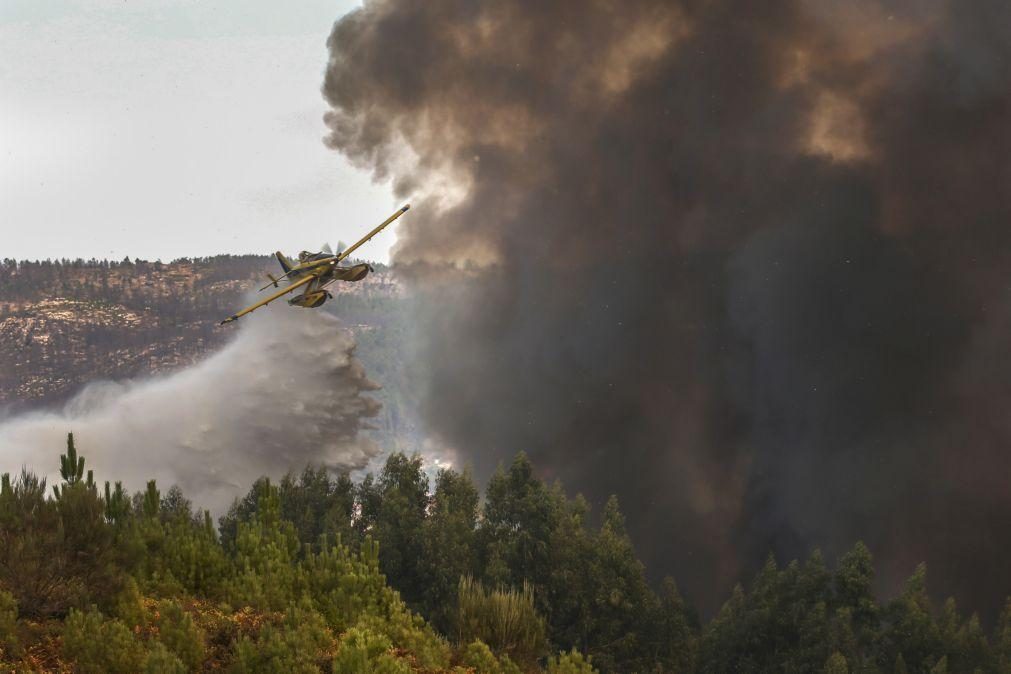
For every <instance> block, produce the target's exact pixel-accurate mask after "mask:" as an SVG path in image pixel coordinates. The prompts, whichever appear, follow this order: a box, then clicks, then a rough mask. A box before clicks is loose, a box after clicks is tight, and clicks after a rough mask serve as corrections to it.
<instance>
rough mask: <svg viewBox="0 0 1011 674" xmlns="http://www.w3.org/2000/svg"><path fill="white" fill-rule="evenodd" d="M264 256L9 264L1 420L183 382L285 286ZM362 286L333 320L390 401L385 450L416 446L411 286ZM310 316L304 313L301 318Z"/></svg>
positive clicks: (2, 315)
mask: <svg viewBox="0 0 1011 674" xmlns="http://www.w3.org/2000/svg"><path fill="white" fill-rule="evenodd" d="M276 265H277V263H276V261H274V259H273V258H271V257H268V256H259V255H242V256H233V255H220V256H216V257H210V258H193V259H180V260H175V261H173V262H169V263H162V262H147V261H144V260H129V259H126V260H123V261H120V262H110V261H107V260H90V261H84V260H45V261H35V262H31V261H25V262H18V261H15V260H4V261H3V262H2V263H0V409H2V408H4V407H7V408H9V409H10V410H12V411H23V410H28V409H32V408H37V407H41V406H54V405H59V404H61V403H63V402H65V401H66V400H68V399H69V398H70V397H72V396H73V395H74V394H75V393H76V392H78V391H79V390H80V389H81V388H82V387H83V386H84V385H86V384H87V383H89V382H92V381H95V380H100V379H111V380H123V379H130V378H135V377H146V376H149V375H156V374H161V373H167V372H170V371H174V370H178V369H180V368H182V367H185V366H187V365H190V364H192V363H194V362H195V361H197V360H199V359H201V358H203V357H204V356H206V355H208V354H210V353H211V352H213V351H215V350H217V349H218V348H220V347H221V346H222V345H223V344H224V343H225V342H226V341H227V340H228V339H230V338H231V337H232V336H233V335H234V329H233V328H231V327H228V328H222V327H220V326H218V322H219V321H220V320H221V319H222V318H223V317H224V316H228V315H230V314H231V313H234V311H235V309H236V308H237V307H238V306H240V305H241V304H242V303H243V301H244V300H245V299H246V298H245V297H244V294H245V293H247V292H249V291H250V290H255V289H256V288H259V287H260V286H262V285H263V282H264V280H265V278H266V273H267V272H268V271H269V272H271V273H275V274H276ZM375 268H376V273H375V274H370V275H369V276H368V277H366V278H365V279H364V280H363V281H362V282H360V283H345V284H335V285H334V286H332V287H331V290H332V291H333V292H334V294H335V299H334V300H333V301H331V302H328V303H327V304H326V305H324V307H323V310H324V311H328V312H330V313H332V314H334V315H336V316H337V317H338V318H340V319H341V320H342V321H343V322H344V324H345V325H346V326H347V328H348V329H350V330H351V331H352V333H354V336H355V339H356V340H357V342H358V344H359V348H358V351H357V355H358V357H359V359H360V360H362V361H363V363H364V365H365V369H366V371H367V372H368V374H369V377H370V378H371V379H372V380H373V381H376V382H377V383H379V384H380V385H381V386H382V389H381V390H379V391H377V392H376V393H375V396H376V398H377V399H378V400H379V402H380V403H381V404H382V410H381V412H380V415H379V416H378V417H377V419H376V426H377V427H378V435H379V439H380V440H381V441H382V443H383V444H384V445H386V446H389V447H393V448H397V447H408V446H414V445H412V443H413V442H414V440H415V438H416V436H417V423H416V421H415V415H414V409H416V400H415V398H414V396H412V394H411V393H410V388H409V386H408V377H407V376H406V374H405V373H406V372H407V364H406V363H405V359H404V355H403V353H404V345H405V343H406V341H407V339H408V335H407V327H408V326H407V322H406V320H405V318H404V312H403V311H402V307H401V305H402V304H403V303H404V302H405V299H404V298H403V296H402V292H401V288H400V285H399V284H398V283H397V282H396V280H395V277H394V275H393V274H392V273H391V272H390V271H389V269H387V268H386V267H385V266H383V265H378V264H377V265H375ZM292 311H301V309H292Z"/></svg>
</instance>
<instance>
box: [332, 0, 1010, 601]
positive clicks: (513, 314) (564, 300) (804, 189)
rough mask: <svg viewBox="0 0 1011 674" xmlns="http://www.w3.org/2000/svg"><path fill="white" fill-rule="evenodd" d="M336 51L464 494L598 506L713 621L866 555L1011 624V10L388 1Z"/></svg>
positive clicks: (352, 21)
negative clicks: (803, 565)
mask: <svg viewBox="0 0 1011 674" xmlns="http://www.w3.org/2000/svg"><path fill="white" fill-rule="evenodd" d="M329 44H330V50H331V60H330V64H329V67H328V70H327V74H326V81H325V85H324V94H325V95H326V97H327V99H328V100H329V102H330V104H331V106H332V110H331V112H330V113H329V114H328V116H327V123H328V125H329V128H330V134H329V136H328V139H327V140H328V143H329V144H330V145H331V146H332V147H334V148H336V149H338V150H339V151H341V152H343V153H345V154H346V155H348V156H349V157H351V158H352V160H354V161H356V162H358V163H359V164H360V165H363V166H367V167H370V168H372V169H373V170H374V171H375V172H376V174H377V176H379V177H382V178H387V177H388V178H392V180H393V183H394V186H395V188H396V190H397V191H398V192H399V193H401V194H403V195H413V196H414V197H415V198H420V199H421V201H420V203H417V204H416V206H417V208H416V209H415V210H412V211H411V213H412V217H411V218H410V219H406V220H405V221H404V223H403V224H402V226H401V230H400V236H401V239H400V243H399V244H398V247H397V249H396V251H395V262H396V264H397V266H398V267H399V268H400V269H401V271H402V272H403V273H404V274H405V275H406V277H407V278H408V279H409V280H410V281H411V282H412V283H413V285H414V287H415V288H416V290H417V291H418V292H419V294H420V295H421V297H422V302H423V305H422V310H421V311H419V317H418V321H419V322H418V325H419V331H420V334H421V337H422V347H421V354H422V356H423V358H424V364H425V368H426V371H427V372H428V375H429V376H428V381H427V385H428V391H427V393H428V395H427V397H426V405H427V409H425V415H426V418H427V420H428V422H429V424H430V428H431V431H432V433H434V434H435V435H437V436H438V437H439V438H441V439H442V440H443V441H445V442H446V443H447V444H449V445H451V446H453V447H455V448H457V449H458V450H459V451H460V452H462V453H463V454H464V455H465V456H466V457H468V458H469V460H471V461H472V462H473V463H474V464H475V465H476V467H477V468H478V471H479V472H480V473H482V474H487V472H488V471H489V470H490V469H492V468H493V467H494V466H495V465H496V464H497V463H498V462H499V461H501V460H502V459H504V458H506V457H509V456H511V455H512V454H513V453H514V452H516V451H518V450H526V451H527V452H528V453H530V454H531V455H532V456H533V458H534V461H535V463H536V465H538V466H539V467H541V468H542V469H543V470H544V471H545V473H546V474H547V475H548V476H558V477H560V478H562V479H563V480H564V482H565V483H566V484H567V485H568V486H569V487H570V488H574V489H579V490H582V491H584V493H586V494H587V495H589V496H590V497H591V498H592V499H593V500H595V501H597V502H599V501H600V499H602V498H603V497H604V496H606V495H607V494H609V493H611V492H616V493H617V494H618V495H619V497H620V499H621V501H622V504H623V507H624V509H625V511H626V512H627V513H628V516H629V524H630V527H631V530H632V533H633V536H634V538H635V540H636V543H637V546H638V549H639V551H640V553H641V554H642V555H643V557H644V558H645V559H646V561H647V563H648V565H649V566H650V567H651V569H652V570H653V571H654V573H668V572H669V573H673V574H674V575H675V576H676V577H677V579H678V580H679V581H680V582H681V583H682V585H684V586H685V587H686V590H687V592H688V593H689V594H690V595H691V596H693V597H694V598H696V599H697V600H699V601H700V602H701V603H702V604H703V605H704V606H708V607H711V606H712V605H713V603H714V601H715V600H716V599H717V598H719V597H721V596H725V592H726V590H727V583H728V582H729V581H730V580H731V579H734V578H736V577H738V576H739V575H740V574H741V573H742V572H743V571H746V570H747V569H749V568H751V567H752V566H753V565H754V564H755V563H756V560H760V559H761V558H762V557H764V555H765V554H767V552H768V551H769V550H770V549H771V550H773V551H775V552H776V553H777V554H778V555H779V556H781V557H792V556H797V555H803V554H805V553H806V552H807V551H809V550H810V549H811V548H813V547H815V546H821V547H822V548H824V549H825V552H826V553H827V554H829V555H834V554H837V553H838V552H840V551H841V549H842V548H844V547H848V546H849V545H851V544H852V543H853V542H854V541H856V540H858V539H864V540H866V541H867V543H868V544H869V545H870V547H871V548H872V550H873V551H874V552H875V553H876V554H877V556H878V558H879V562H880V566H879V568H882V569H883V571H884V573H883V576H884V577H883V586H885V587H891V586H892V585H893V584H894V582H895V581H896V580H897V579H899V578H901V577H902V576H904V575H907V574H908V573H909V572H910V571H911V570H912V567H913V564H914V563H915V562H916V561H918V560H921V559H925V560H926V561H927V562H928V564H929V566H930V568H931V572H932V577H933V585H934V587H935V588H936V589H938V590H939V591H941V592H945V593H948V592H953V593H955V594H956V595H957V596H958V597H959V598H960V599H962V600H964V601H966V602H968V603H970V604H971V605H973V606H975V607H979V608H983V609H992V607H993V606H995V605H996V604H997V603H998V602H1000V601H1001V600H1002V598H1003V596H1004V595H1006V594H1008V593H1009V592H1011V570H1009V567H1008V566H1007V564H1006V562H1005V561H1003V560H1005V559H1006V558H1007V554H1008V552H1011V551H1009V550H1008V543H1007V536H1006V533H1007V532H1008V531H1011V489H1009V488H1008V475H1009V474H1011V473H1009V466H1011V455H1009V453H1011V423H1009V422H1008V419H1009V418H1011V383H1009V382H1011V360H1009V355H1008V354H1009V349H1008V340H1007V338H1008V336H1009V333H1008V327H1009V325H1011V297H1009V279H1011V264H1009V263H1011V217H1009V216H1011V170H1009V166H1011V161H1009V157H1011V4H1008V3H1007V2H1004V1H1003V0H980V1H979V2H972V3H965V2H957V1H956V0H949V1H948V2H942V1H940V0H929V1H916V2H898V1H896V2H891V3H885V2H874V1H872V0H863V1H861V2H852V1H850V0H846V1H843V0H838V1H826V2H813V1H812V2H801V1H800V0H770V1H769V2H762V3H741V2H730V1H729V0H706V1H693V0H681V1H678V0H622V1H620V2H619V1H618V0H595V1H592V2H576V1H574V0H561V1H557V2H548V3H537V2H523V1H520V0H514V1H503V2H495V3H490V2H473V1H472V0H404V1H395V0H379V1H376V2H370V3H367V4H366V5H365V6H364V7H363V8H362V9H360V10H357V11H355V12H353V13H351V14H350V15H348V16H346V17H345V18H343V19H342V20H340V21H339V22H338V23H337V24H336V25H335V27H334V30H333V34H332V35H331V38H330V43H329Z"/></svg>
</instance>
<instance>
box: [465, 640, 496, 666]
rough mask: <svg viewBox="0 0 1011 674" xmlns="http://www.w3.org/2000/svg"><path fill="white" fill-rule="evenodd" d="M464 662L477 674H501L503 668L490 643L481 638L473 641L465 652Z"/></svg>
mask: <svg viewBox="0 0 1011 674" xmlns="http://www.w3.org/2000/svg"><path fill="white" fill-rule="evenodd" d="M462 660H463V664H465V665H466V666H468V667H471V668H473V670H474V671H475V672H476V673H477V674H501V673H502V668H501V667H500V666H499V664H498V660H496V659H495V654H494V653H492V652H491V649H490V648H488V644H486V643H484V642H483V641H481V640H480V639H477V640H475V641H472V642H471V643H470V645H469V646H467V648H466V650H464V652H463V658H462Z"/></svg>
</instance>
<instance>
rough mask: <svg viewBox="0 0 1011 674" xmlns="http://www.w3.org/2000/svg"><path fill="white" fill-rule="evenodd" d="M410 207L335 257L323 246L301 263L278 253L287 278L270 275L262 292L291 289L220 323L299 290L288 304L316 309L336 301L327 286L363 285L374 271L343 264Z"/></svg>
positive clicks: (300, 259)
mask: <svg viewBox="0 0 1011 674" xmlns="http://www.w3.org/2000/svg"><path fill="white" fill-rule="evenodd" d="M410 207H411V206H410V204H408V205H407V206H404V207H403V208H401V209H400V210H399V211H397V212H396V213H394V214H393V215H391V216H390V217H388V218H386V220H384V221H383V222H382V223H380V225H379V226H378V227H376V228H375V229H373V230H372V231H371V232H369V233H368V234H366V235H365V236H364V237H363V238H362V240H361V241H359V242H358V243H356V244H355V245H353V246H351V247H350V248H347V249H346V250H343V251H339V252H337V253H336V254H335V253H334V252H333V251H331V250H329V246H324V248H323V250H322V251H321V252H319V253H310V252H308V251H302V252H301V253H299V255H298V263H297V264H293V263H292V262H291V260H289V259H288V258H286V257H285V256H284V254H283V253H281V251H277V252H276V253H274V255H275V256H276V257H277V261H278V262H280V263H281V269H283V270H284V274H283V275H281V276H279V277H278V278H274V277H273V276H272V275H270V274H267V277H268V278H269V279H270V283H268V284H267V285H265V286H263V287H262V288H260V292H262V291H264V290H266V289H267V288H269V287H271V286H273V287H275V288H278V287H280V286H279V285H278V281H281V280H282V279H287V280H288V285H287V286H285V288H284V290H281V291H280V292H276V293H274V294H273V295H271V296H270V297H267V298H266V299H262V300H260V301H259V302H257V303H256V304H253V305H251V306H248V307H246V308H245V309H243V310H242V311H240V312H239V313H237V314H233V315H232V316H229V317H228V318H226V319H225V320H223V321H221V325H224V324H225V323H231V322H232V321H237V320H239V319H240V318H242V317H243V316H245V315H246V314H248V313H250V312H253V311H256V310H257V309H259V308H260V307H263V306H266V305H268V304H270V303H271V302H273V301H274V300H276V299H278V298H279V297H284V296H285V295H287V294H288V293H290V292H293V291H295V290H298V289H299V288H303V290H302V293H301V294H299V295H296V296H295V297H292V298H291V299H289V300H288V304H292V305H295V306H299V307H309V308H315V307H318V306H319V305H321V304H323V303H324V302H326V301H327V299H329V298H331V297H333V295H331V294H330V292H329V291H328V290H327V286H329V285H330V284H332V283H335V282H337V281H361V280H362V279H363V278H365V277H366V276H367V275H368V273H369V272H370V271H372V267H371V266H369V265H368V264H365V263H364V262H363V263H360V264H356V265H352V266H350V267H341V266H340V262H341V260H344V259H345V258H347V256H348V255H350V254H351V253H353V252H354V251H355V250H356V249H357V248H358V247H359V246H361V245H362V244H364V243H367V242H368V241H369V240H370V239H371V238H372V237H374V236H375V235H376V234H378V233H379V232H381V231H383V229H385V228H386V226H387V225H389V224H390V223H391V222H393V221H394V220H396V219H397V218H399V217H400V216H401V215H403V214H404V213H406V212H407V209H408V208H410Z"/></svg>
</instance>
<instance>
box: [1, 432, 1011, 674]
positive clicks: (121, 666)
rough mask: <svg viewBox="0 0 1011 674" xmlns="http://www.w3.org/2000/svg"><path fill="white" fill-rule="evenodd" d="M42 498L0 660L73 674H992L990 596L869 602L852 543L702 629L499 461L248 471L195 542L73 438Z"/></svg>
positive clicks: (162, 499) (1005, 644)
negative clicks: (359, 476) (277, 473)
mask: <svg viewBox="0 0 1011 674" xmlns="http://www.w3.org/2000/svg"><path fill="white" fill-rule="evenodd" d="M60 465H61V470H60V475H61V476H62V480H61V483H60V484H58V485H54V486H53V487H52V488H49V487H47V485H46V484H45V482H44V481H43V480H40V479H38V478H37V477H35V476H34V475H32V474H30V473H25V472H22V473H21V474H20V475H15V476H11V475H9V474H5V475H3V478H2V484H0V666H2V667H4V668H7V669H13V670H26V671H27V670H34V671H39V670H46V671H82V672H135V671H149V672H184V671H215V670H221V669H228V670H231V671H236V672H289V671H299V672H314V671H333V672H383V673H395V672H403V673H406V672H457V673H459V674H463V673H464V672H489V673H506V672H534V671H543V670H546V671H548V672H555V673H559V674H560V673H562V672H565V673H575V672H591V671H595V670H599V671H603V672H700V673H701V672H714V673H715V672H831V673H833V674H835V673H840V672H881V673H891V672H910V673H912V672H923V673H931V674H934V673H937V674H939V673H941V672H967V673H971V672H984V673H991V672H992V673H1007V672H1011V603H1009V604H1008V607H1007V608H1006V609H1005V611H1004V613H1003V615H1002V616H1001V619H1000V621H999V623H998V624H997V625H996V628H995V630H994V631H993V632H992V633H990V634H987V632H986V631H985V630H984V629H983V627H982V626H981V625H980V622H979V620H978V619H977V618H976V617H975V616H974V615H972V616H969V617H965V616H964V615H963V614H962V613H960V612H959V610H958V609H957V607H956V606H955V604H954V602H953V601H949V602H947V603H946V604H944V605H943V606H941V607H938V606H932V605H931V602H930V600H929V599H928V597H927V593H926V570H925V569H924V568H923V567H922V566H921V567H920V568H917V569H916V570H915V571H914V573H913V575H912V576H911V578H910V579H909V581H908V583H907V586H906V589H905V590H904V591H903V592H902V593H901V594H900V595H899V596H898V597H896V598H893V599H891V600H889V601H881V600H880V599H879V598H878V597H875V596H874V595H873V594H872V592H871V585H872V580H873V575H874V566H873V563H872V559H871V555H870V552H869V551H868V550H867V549H866V548H865V547H864V546H863V545H861V544H857V545H856V546H854V548H853V549H852V550H851V551H850V552H848V553H847V554H846V555H844V556H843V557H842V558H841V559H839V560H838V561H837V562H836V563H835V564H834V565H833V566H832V567H830V566H829V565H828V564H826V562H825V561H824V560H822V558H821V556H820V555H819V554H818V553H815V554H813V555H812V556H811V557H810V558H809V559H807V560H806V561H805V562H803V563H798V562H791V563H790V564H787V565H785V566H779V565H777V563H776V561H775V560H773V559H770V560H769V562H768V563H767V564H766V566H765V568H764V569H762V570H761V571H760V573H758V575H757V576H756V577H754V578H752V579H750V580H748V581H747V582H746V583H744V584H742V585H738V587H737V588H736V589H735V590H734V591H733V593H732V595H731V596H730V598H729V599H728V600H727V602H726V604H725V605H724V607H723V609H722V610H721V611H720V612H719V614H718V615H717V616H715V617H714V618H713V619H712V620H711V621H709V622H708V623H705V624H703V623H702V622H700V620H699V618H698V616H697V615H696V613H695V612H694V611H693V610H692V608H691V607H690V606H688V605H686V603H685V601H684V600H683V599H682V598H681V595H680V594H679V592H678V590H677V587H676V585H675V583H674V581H673V580H670V579H668V580H667V581H665V582H664V583H663V586H662V588H661V591H660V592H656V591H654V589H653V588H651V587H650V586H649V585H648V584H647V583H646V580H645V574H644V569H643V566H642V564H641V563H639V561H638V560H637V559H636V556H635V553H634V551H633V549H632V546H631V543H630V541H629V539H628V536H627V534H626V533H625V528H624V519H623V516H622V514H621V512H620V509H619V506H618V503H617V501H616V500H614V499H612V500H611V501H609V502H608V504H607V506H606V507H605V509H604V512H603V514H602V518H601V519H602V524H601V525H600V526H599V527H598V526H591V525H590V524H589V518H588V514H589V512H588V511H589V508H588V506H587V504H586V502H585V501H584V500H583V499H582V498H580V497H578V496H577V497H576V498H574V499H573V498H570V497H569V496H568V495H567V494H566V493H565V492H564V490H563V489H562V487H561V486H560V485H558V484H555V485H547V484H545V483H544V482H542V481H541V480H539V479H538V478H537V477H536V476H535V473H534V470H533V466H531V464H530V463H529V461H528V460H527V459H526V457H525V456H523V455H522V454H520V455H518V456H517V457H516V458H515V460H514V461H513V462H512V463H511V465H509V466H508V467H504V468H503V469H501V470H500V471H499V472H498V473H497V474H496V475H495V476H494V477H493V478H492V479H491V480H490V482H489V483H488V485H487V489H486V490H485V492H484V494H483V498H482V497H481V495H480V494H479V491H478V489H477V487H476V486H475V484H474V482H473V481H472V479H471V477H470V475H469V474H468V473H466V472H464V473H458V472H455V471H453V470H443V471H441V472H440V473H439V474H438V476H437V477H436V479H435V480H434V483H430V482H429V479H428V477H427V476H426V473H425V471H424V470H423V466H422V462H421V460H420V458H418V457H416V456H415V457H411V456H407V455H404V454H401V453H395V454H392V455H391V456H390V457H389V458H388V460H387V462H386V465H385V466H384V468H383V469H382V471H381V472H380V473H379V474H378V475H374V476H373V475H369V476H367V477H366V478H365V479H364V480H362V481H360V482H358V483H355V482H353V481H352V480H351V479H350V478H349V477H348V476H347V475H331V474H328V473H327V472H326V471H325V470H323V469H318V468H313V467H307V468H306V469H305V470H304V471H303V472H302V473H301V474H300V475H297V476H296V475H289V476H287V477H285V478H284V479H283V480H281V481H280V483H278V484H272V483H271V482H270V481H268V480H267V479H262V480H260V481H258V482H257V483H256V484H254V485H252V487H251V489H250V491H249V493H248V494H247V495H246V496H245V497H244V498H243V499H239V500H237V501H236V502H235V504H234V505H233V507H232V508H231V510H230V511H229V513H228V514H227V515H225V516H224V517H222V518H221V519H220V521H219V522H218V523H217V526H215V523H214V522H213V521H212V520H211V518H210V516H209V515H208V514H207V513H206V512H202V511H200V510H195V509H194V507H193V505H192V504H191V503H190V502H189V501H188V500H187V499H186V496H185V494H183V493H182V492H181V491H180V490H179V489H178V488H175V487H173V488H170V489H168V490H167V491H165V492H162V491H161V490H160V489H159V487H158V485H156V484H155V483H154V482H150V483H149V484H148V485H147V489H146V490H145V491H142V492H139V493H136V494H133V495H130V494H128V493H126V492H125V491H124V489H123V488H122V486H121V485H119V484H116V485H110V484H109V483H104V485H102V486H101V487H100V486H99V483H98V482H97V481H96V479H95V476H93V475H92V474H91V472H90V471H88V470H87V465H86V461H85V458H84V457H83V456H78V454H77V450H76V447H75V446H74V443H73V440H72V438H68V445H67V450H66V453H65V454H64V455H63V456H62V457H61V464H60Z"/></svg>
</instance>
